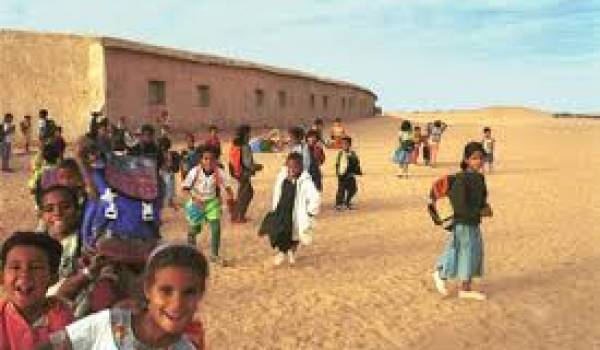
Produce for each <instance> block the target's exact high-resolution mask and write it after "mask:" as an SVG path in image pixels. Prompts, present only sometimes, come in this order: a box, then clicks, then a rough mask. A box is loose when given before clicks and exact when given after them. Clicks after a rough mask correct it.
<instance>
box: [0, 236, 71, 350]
mask: <svg viewBox="0 0 600 350" xmlns="http://www.w3.org/2000/svg"><path fill="white" fill-rule="evenodd" d="M61 253H62V248H61V246H60V243H58V241H56V240H55V239H53V238H51V237H50V236H48V235H45V234H38V233H33V232H15V233H14V234H13V235H11V236H10V237H9V238H8V239H7V240H6V241H5V242H4V244H3V245H2V249H1V251H0V264H1V267H2V287H3V288H2V289H3V291H4V299H3V300H2V301H0V349H34V348H36V347H37V346H38V345H41V344H43V343H46V342H48V341H49V339H50V334H52V333H53V332H56V331H60V330H63V329H64V327H65V326H67V325H68V324H69V323H71V322H72V321H73V314H72V313H71V311H70V310H69V308H68V307H67V306H66V305H65V304H63V303H62V302H61V301H59V300H58V299H55V298H47V297H46V291H47V290H48V287H49V286H50V285H51V284H53V283H54V282H56V280H57V275H58V269H59V263H60V256H61Z"/></svg>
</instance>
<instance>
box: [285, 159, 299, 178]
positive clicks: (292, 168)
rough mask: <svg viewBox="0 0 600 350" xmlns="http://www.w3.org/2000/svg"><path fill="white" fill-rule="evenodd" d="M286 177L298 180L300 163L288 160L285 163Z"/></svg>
mask: <svg viewBox="0 0 600 350" xmlns="http://www.w3.org/2000/svg"><path fill="white" fill-rule="evenodd" d="M286 165H287V169H288V176H289V177H292V178H295V179H297V178H299V177H300V174H302V163H300V162H299V161H297V160H288V162H287V164H286Z"/></svg>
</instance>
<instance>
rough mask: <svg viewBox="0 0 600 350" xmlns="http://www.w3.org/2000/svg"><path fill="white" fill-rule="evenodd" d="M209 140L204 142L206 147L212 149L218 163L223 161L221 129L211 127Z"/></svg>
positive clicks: (209, 128)
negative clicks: (220, 160)
mask: <svg viewBox="0 0 600 350" xmlns="http://www.w3.org/2000/svg"><path fill="white" fill-rule="evenodd" d="M208 133H209V134H208V138H207V139H206V141H204V145H206V146H209V147H212V148H213V149H214V150H215V152H216V156H217V161H218V160H219V159H221V154H222V150H221V140H220V139H219V128H217V127H216V126H215V125H211V126H209V127H208Z"/></svg>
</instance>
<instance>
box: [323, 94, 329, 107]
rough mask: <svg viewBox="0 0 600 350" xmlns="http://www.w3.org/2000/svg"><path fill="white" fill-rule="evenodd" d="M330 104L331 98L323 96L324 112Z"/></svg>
mask: <svg viewBox="0 0 600 350" xmlns="http://www.w3.org/2000/svg"><path fill="white" fill-rule="evenodd" d="M328 104H329V96H327V95H325V96H323V110H324V111H326V110H327V105H328Z"/></svg>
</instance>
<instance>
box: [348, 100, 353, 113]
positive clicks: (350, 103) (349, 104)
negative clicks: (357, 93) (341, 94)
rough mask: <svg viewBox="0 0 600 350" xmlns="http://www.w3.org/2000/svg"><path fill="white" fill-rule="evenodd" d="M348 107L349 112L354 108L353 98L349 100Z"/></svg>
mask: <svg viewBox="0 0 600 350" xmlns="http://www.w3.org/2000/svg"><path fill="white" fill-rule="evenodd" d="M348 107H349V108H350V110H352V109H353V108H354V97H350V98H349V101H348Z"/></svg>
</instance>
